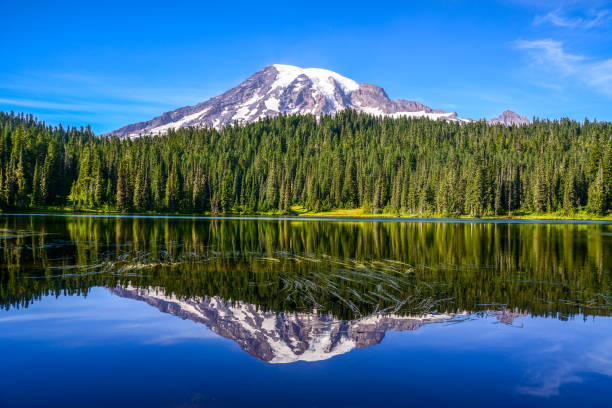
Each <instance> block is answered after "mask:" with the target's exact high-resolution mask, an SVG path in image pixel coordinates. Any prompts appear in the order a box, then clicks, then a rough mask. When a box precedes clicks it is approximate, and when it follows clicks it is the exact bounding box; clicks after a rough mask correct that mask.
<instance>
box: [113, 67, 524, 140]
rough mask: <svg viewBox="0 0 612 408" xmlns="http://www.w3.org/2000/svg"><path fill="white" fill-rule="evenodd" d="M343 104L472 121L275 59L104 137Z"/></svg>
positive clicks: (512, 119)
mask: <svg viewBox="0 0 612 408" xmlns="http://www.w3.org/2000/svg"><path fill="white" fill-rule="evenodd" d="M345 109H354V110H356V111H358V112H363V113H367V114H372V115H376V116H388V117H424V118H429V119H432V120H445V121H451V122H459V123H469V122H472V121H473V120H472V119H468V118H461V117H459V116H457V113H456V112H445V111H443V110H439V109H432V108H431V107H429V106H427V105H424V104H422V103H420V102H417V101H410V100H406V99H397V100H392V99H391V98H389V96H388V95H387V93H386V92H385V90H384V89H383V88H381V87H379V86H377V85H372V84H360V83H357V82H356V81H354V80H352V79H350V78H347V77H344V76H342V75H340V74H338V73H336V72H333V71H330V70H326V69H322V68H299V67H296V66H292V65H281V64H275V65H270V66H267V67H265V68H264V69H262V70H260V71H258V72H256V73H255V74H253V75H251V76H250V77H249V78H247V79H246V80H245V81H243V82H241V83H240V84H238V85H237V86H235V87H233V88H231V89H229V90H228V91H226V92H224V93H222V94H220V95H217V96H215V97H212V98H210V99H208V100H206V101H204V102H201V103H198V104H196V105H191V106H185V107H182V108H178V109H175V110H172V111H169V112H165V113H163V114H161V115H159V116H157V117H155V118H153V119H151V120H149V121H144V122H138V123H134V124H130V125H127V126H124V127H121V128H119V129H116V130H113V131H111V132H109V133H106V134H104V136H117V137H120V138H123V137H138V136H143V135H159V134H164V133H166V132H167V131H169V130H170V129H178V128H182V127H189V126H195V127H208V128H210V127H213V128H221V127H224V126H228V125H232V124H235V123H237V124H248V123H252V122H256V121H257V120H259V119H262V118H265V117H274V116H277V115H279V114H312V115H315V116H321V115H326V114H335V113H338V112H340V111H342V110H345ZM489 123H491V124H497V123H500V124H503V125H523V124H526V123H529V121H528V120H527V119H526V118H525V117H522V116H519V115H518V114H516V113H514V112H512V111H506V112H504V113H502V115H500V116H499V117H497V118H493V119H491V120H490V121H489Z"/></svg>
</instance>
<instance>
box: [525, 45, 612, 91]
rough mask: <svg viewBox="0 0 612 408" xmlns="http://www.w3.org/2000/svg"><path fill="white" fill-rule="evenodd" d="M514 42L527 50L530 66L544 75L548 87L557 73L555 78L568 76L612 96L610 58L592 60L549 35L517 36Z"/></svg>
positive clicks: (561, 78)
mask: <svg viewBox="0 0 612 408" xmlns="http://www.w3.org/2000/svg"><path fill="white" fill-rule="evenodd" d="M514 46H515V47H516V48H517V49H519V50H522V51H525V52H526V53H527V54H528V57H529V59H530V61H531V66H532V68H535V69H537V70H538V71H541V72H542V73H543V74H545V75H546V81H545V82H546V83H547V84H549V85H548V86H549V87H550V83H551V80H552V79H554V78H553V77H555V76H556V79H557V80H558V81H560V80H567V79H571V80H573V81H577V82H578V83H581V84H583V85H586V86H588V87H591V88H593V89H595V90H597V91H599V92H601V93H603V94H605V95H608V96H612V58H610V59H605V60H593V59H590V58H587V57H586V56H583V55H574V54H570V53H568V52H566V51H565V49H564V46H563V43H562V42H560V41H555V40H551V39H543V40H534V41H526V40H518V41H515V42H514Z"/></svg>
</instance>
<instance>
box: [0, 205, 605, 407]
mask: <svg viewBox="0 0 612 408" xmlns="http://www.w3.org/2000/svg"><path fill="white" fill-rule="evenodd" d="M0 304H1V305H2V308H1V310H0V363H1V367H2V374H1V375H2V377H1V379H2V381H0V407H43V406H44V407H55V406H58V407H109V406H113V407H123V406H125V407H136V406H138V407H141V406H142V407H231V406H250V407H272V406H287V407H328V406H333V407H336V408H337V407H381V406H389V407H404V406H406V407H408V406H410V407H419V406H423V407H451V406H453V407H513V406H522V407H532V406H533V407H539V408H540V407H583V406H593V407H595V406H599V407H612V391H611V390H612V317H611V316H612V225H610V224H601V223H600V224H593V223H591V224H580V223H579V224H567V223H488V222H466V221H465V220H463V221H462V222H371V221H361V220H351V221H307V220H299V219H286V220H281V219H259V220H258V219H195V218H194V219H190V218H146V217H144V218H143V217H79V216H66V217H58V216H35V215H32V216H14V215H4V216H0Z"/></svg>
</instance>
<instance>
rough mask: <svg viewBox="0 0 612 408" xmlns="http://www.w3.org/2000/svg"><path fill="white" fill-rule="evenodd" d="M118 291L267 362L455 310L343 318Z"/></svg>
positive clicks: (352, 343) (373, 337)
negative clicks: (220, 337) (231, 342)
mask: <svg viewBox="0 0 612 408" xmlns="http://www.w3.org/2000/svg"><path fill="white" fill-rule="evenodd" d="M111 292H112V293H114V294H115V295H118V296H121V297H124V298H128V299H135V300H140V301H144V302H146V303H148V304H149V305H151V306H153V307H156V308H157V309H159V310H160V311H161V312H164V313H169V314H172V315H175V316H177V317H180V318H181V319H188V320H191V321H194V322H197V323H201V324H204V325H206V326H207V327H208V328H209V329H210V330H212V331H213V332H215V333H217V334H218V335H220V336H223V337H225V338H227V339H231V340H233V341H235V342H236V343H238V345H239V346H240V348H241V349H242V350H244V351H245V352H247V353H249V354H250V355H252V356H253V357H256V358H258V359H260V360H263V361H266V362H269V363H292V362H296V361H320V360H325V359H328V358H331V357H334V356H337V355H340V354H344V353H347V352H349V351H351V350H353V349H355V348H363V347H369V346H373V345H376V344H378V343H380V342H381V341H382V340H383V338H384V337H385V332H386V331H388V330H397V331H406V330H417V329H419V328H421V327H423V326H424V325H426V324H429V323H434V322H442V321H449V320H452V319H454V318H456V317H457V315H455V314H423V315H415V316H398V315H379V314H377V315H373V316H369V317H364V318H361V319H356V320H351V321H343V320H339V319H336V318H334V317H332V316H330V315H325V314H323V315H321V314H317V313H316V312H315V311H313V312H311V313H275V312H268V311H262V310H261V309H259V308H258V307H257V306H255V305H252V304H249V303H245V302H232V301H228V300H223V299H221V298H219V297H217V296H213V297H202V298H199V299H197V298H194V299H179V298H176V297H174V296H168V295H166V294H164V292H163V290H162V289H153V288H150V289H138V288H133V287H126V288H113V289H111Z"/></svg>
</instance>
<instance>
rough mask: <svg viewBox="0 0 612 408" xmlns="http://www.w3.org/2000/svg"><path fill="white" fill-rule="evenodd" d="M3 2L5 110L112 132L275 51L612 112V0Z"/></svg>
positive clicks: (430, 90) (476, 99)
mask: <svg viewBox="0 0 612 408" xmlns="http://www.w3.org/2000/svg"><path fill="white" fill-rule="evenodd" d="M220 3H227V4H220ZM0 4H1V6H2V10H3V19H2V35H1V36H0V52H1V54H0V55H2V57H1V58H0V110H14V111H19V112H28V113H33V114H34V115H35V116H37V117H38V118H40V119H42V120H45V121H48V122H49V123H52V124H58V123H60V122H61V123H62V124H64V125H74V126H80V125H86V124H91V126H92V127H93V129H94V131H96V132H97V133H101V132H105V131H109V130H112V129H115V128H118V127H120V126H122V125H125V124H128V123H133V122H137V121H142V120H147V119H150V118H152V117H153V116H156V115H158V114H160V113H162V112H165V111H168V110H171V109H174V108H177V107H181V106H185V105H190V104H195V103H198V102H201V101H204V100H206V99H208V98H210V97H212V96H215V95H217V94H219V93H221V92H223V91H225V90H227V89H228V88H230V87H232V86H234V85H237V84H238V83H240V82H241V81H242V80H244V79H246V78H247V77H248V76H249V75H251V74H252V73H254V72H256V71H258V70H260V69H261V68H263V67H265V66H267V65H270V64H274V63H283V64H292V65H298V66H302V67H320V68H327V69H331V70H334V71H336V72H338V73H340V74H342V75H345V76H348V77H350V78H352V79H354V80H356V81H358V82H362V83H373V84H376V85H380V86H382V87H383V88H385V90H386V91H387V93H388V94H389V96H390V97H392V98H404V99H413V100H418V101H420V102H423V103H425V104H427V105H429V106H431V107H433V108H438V109H444V110H448V111H456V112H458V113H459V114H460V115H461V116H464V117H473V118H480V117H492V116H496V115H497V114H499V113H500V112H501V111H502V110H505V109H513V110H515V111H517V112H519V113H521V114H524V115H527V116H529V117H533V116H536V117H551V118H559V117H571V118H575V119H578V120H582V119H584V118H585V117H588V118H589V119H598V120H612V0H607V1H600V0H589V1H581V0H557V1H549V0H499V1H478V0H471V1H460V0H449V1H436V0H432V1H397V2H388V1H377V2H372V1H368V2H359V1H350V2H349V1H346V2H344V1H317V0H310V1H307V2H300V1H292V2H287V1H284V2H272V1H270V2H252V1H249V2H240V1H233V2H214V3H213V2H211V3H210V4H207V2H204V1H198V2H196V1H194V2H188V1H179V0H176V1H174V2H155V1H147V2H137V1H126V0H124V1H121V2H113V1H104V2H84V1H73V2H69V1H53V2H49V1H41V2H38V1H9V0H0Z"/></svg>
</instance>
